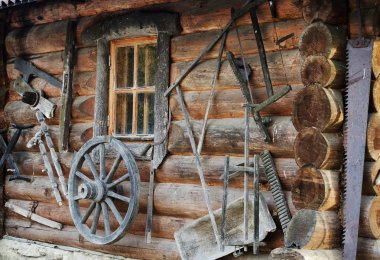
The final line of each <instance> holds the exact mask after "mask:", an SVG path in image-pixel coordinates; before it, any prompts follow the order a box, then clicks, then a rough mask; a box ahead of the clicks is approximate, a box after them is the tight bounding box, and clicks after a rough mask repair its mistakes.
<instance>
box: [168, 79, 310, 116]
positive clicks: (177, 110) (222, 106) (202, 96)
mask: <svg viewBox="0 0 380 260" xmlns="http://www.w3.org/2000/svg"><path fill="white" fill-rule="evenodd" d="M282 88H283V87H274V88H273V89H274V92H275V93H276V92H278V91H280V90H281V89H282ZM303 88H304V87H303V86H294V87H292V91H291V92H289V93H288V94H287V95H285V96H284V97H283V98H281V99H280V100H279V101H277V102H275V103H273V104H272V105H270V106H268V107H267V108H265V109H264V110H262V112H261V115H262V116H291V115H292V112H293V100H294V97H295V96H296V95H297V93H299V92H300V91H301V90H302V89H303ZM209 95H210V92H209V91H186V92H184V93H183V97H184V99H185V102H186V104H187V109H188V110H189V114H190V118H191V119H194V120H203V119H204V115H205V111H206V107H207V103H208V99H209ZM252 95H253V100H254V103H261V102H263V101H264V100H266V99H267V98H268V95H267V92H266V89H265V88H257V89H252ZM245 103H246V100H245V99H244V96H243V95H242V93H241V90H240V88H238V87H237V88H236V89H230V90H227V89H223V90H216V91H215V96H214V99H213V106H212V107H211V108H210V111H209V114H208V118H209V119H220V118H238V117H240V118H244V113H245V109H244V108H243V105H244V104H245ZM170 109H171V112H172V116H173V117H172V118H173V120H182V119H183V113H182V109H181V107H180V104H179V103H178V100H177V96H176V95H172V96H171V99H170Z"/></svg>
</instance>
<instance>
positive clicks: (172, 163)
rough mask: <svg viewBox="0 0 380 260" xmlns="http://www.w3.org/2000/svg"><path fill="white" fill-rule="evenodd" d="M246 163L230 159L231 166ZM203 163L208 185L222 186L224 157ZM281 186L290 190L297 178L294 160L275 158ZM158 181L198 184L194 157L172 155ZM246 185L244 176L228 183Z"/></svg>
mask: <svg viewBox="0 0 380 260" xmlns="http://www.w3.org/2000/svg"><path fill="white" fill-rule="evenodd" d="M243 161H244V158H243V157H230V166H234V165H238V164H240V163H242V162H243ZM201 163H202V166H203V169H204V174H205V178H206V183H207V184H208V185H210V186H222V185H223V184H222V183H223V180H222V179H220V177H221V175H222V174H223V167H224V156H202V157H201ZM274 163H275V166H276V169H277V173H278V177H279V179H280V182H281V186H282V188H283V189H284V190H288V191H289V190H290V189H291V185H292V183H293V180H294V178H295V173H296V170H297V169H298V166H297V164H296V162H295V161H294V159H285V158H275V159H274ZM156 181H157V182H160V183H182V184H184V183H186V184H198V183H199V177H198V171H197V168H196V166H195V159H194V157H193V156H181V155H171V156H168V157H167V158H166V160H165V161H164V163H163V164H162V165H161V167H160V168H159V169H158V170H157V173H156ZM260 182H261V183H267V179H266V177H265V178H263V179H262V178H260ZM243 184H244V181H243V174H241V175H240V176H238V177H235V178H233V179H230V180H229V181H228V186H229V187H236V188H238V187H239V188H242V187H243Z"/></svg>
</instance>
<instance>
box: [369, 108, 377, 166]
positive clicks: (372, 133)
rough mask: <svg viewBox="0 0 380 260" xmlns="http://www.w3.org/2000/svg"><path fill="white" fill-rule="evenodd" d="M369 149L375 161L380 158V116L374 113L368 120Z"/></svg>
mask: <svg viewBox="0 0 380 260" xmlns="http://www.w3.org/2000/svg"><path fill="white" fill-rule="evenodd" d="M367 148H368V153H369V155H370V156H371V158H372V159H373V160H375V161H376V160H377V159H378V158H379V156H380V114H379V113H373V114H370V115H369V118H368V128H367Z"/></svg>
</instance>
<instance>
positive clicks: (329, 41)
mask: <svg viewBox="0 0 380 260" xmlns="http://www.w3.org/2000/svg"><path fill="white" fill-rule="evenodd" d="M298 45H299V50H300V54H301V56H302V57H303V58H306V57H308V56H310V55H322V56H325V57H326V58H328V59H336V60H342V61H344V60H345V59H346V51H345V50H346V34H345V31H344V30H343V29H342V28H341V27H337V26H331V25H327V24H324V23H322V22H316V23H312V24H310V25H309V26H307V27H306V28H305V30H304V31H303V32H302V34H301V35H300V38H299V43H298Z"/></svg>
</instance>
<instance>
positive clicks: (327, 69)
mask: <svg viewBox="0 0 380 260" xmlns="http://www.w3.org/2000/svg"><path fill="white" fill-rule="evenodd" d="M301 80H302V83H303V84H304V85H305V86H310V85H312V84H314V83H318V84H320V85H321V86H322V87H327V88H334V89H335V88H336V89H341V88H344V87H345V84H346V82H345V80H346V64H345V63H344V62H341V61H336V60H330V59H327V58H326V57H325V56H321V55H319V56H315V55H311V56H308V57H306V59H305V60H304V62H303V64H302V68H301Z"/></svg>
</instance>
